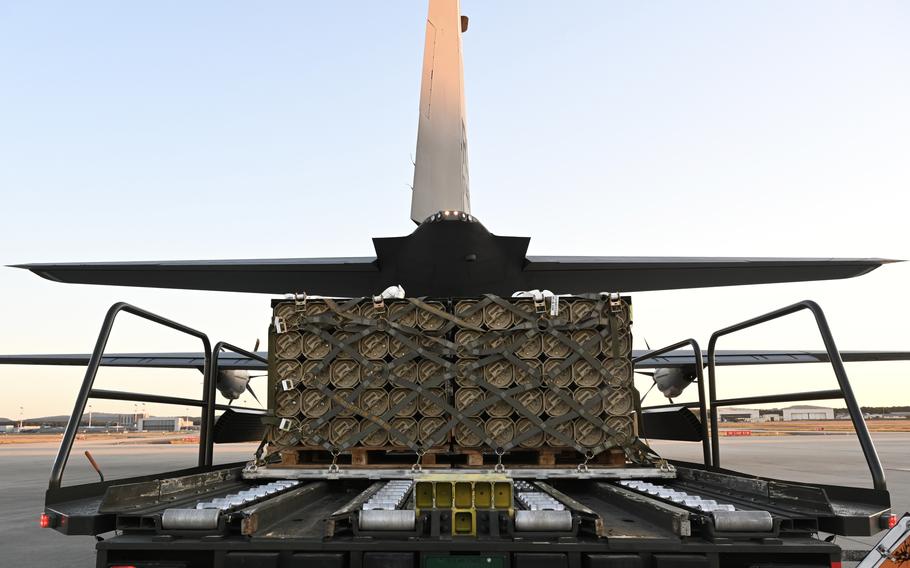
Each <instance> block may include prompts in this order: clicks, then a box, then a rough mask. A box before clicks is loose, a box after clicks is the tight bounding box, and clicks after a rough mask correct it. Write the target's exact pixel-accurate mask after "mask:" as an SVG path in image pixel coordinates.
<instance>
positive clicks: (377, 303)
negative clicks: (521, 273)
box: [373, 294, 385, 314]
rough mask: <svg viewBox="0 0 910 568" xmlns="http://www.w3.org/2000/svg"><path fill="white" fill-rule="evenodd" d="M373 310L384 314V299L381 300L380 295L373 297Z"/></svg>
mask: <svg viewBox="0 0 910 568" xmlns="http://www.w3.org/2000/svg"><path fill="white" fill-rule="evenodd" d="M373 309H374V310H376V311H377V312H379V313H381V314H384V313H385V299H383V297H382V295H381V294H380V295H379V296H373Z"/></svg>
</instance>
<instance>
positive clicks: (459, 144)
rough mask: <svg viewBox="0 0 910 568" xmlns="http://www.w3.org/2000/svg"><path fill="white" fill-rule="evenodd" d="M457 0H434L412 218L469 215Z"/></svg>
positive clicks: (425, 60) (422, 90)
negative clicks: (446, 213)
mask: <svg viewBox="0 0 910 568" xmlns="http://www.w3.org/2000/svg"><path fill="white" fill-rule="evenodd" d="M462 25H463V23H462V18H461V10H460V6H459V0H430V9H429V14H428V15H427V36H426V44H425V46H424V51H423V76H422V79H421V84H420V122H419V125H418V130H417V161H416V165H415V167H414V193H413V195H412V196H411V219H413V220H414V222H415V223H422V222H423V221H424V219H426V218H427V217H429V216H430V215H432V214H434V213H436V212H437V211H443V210H454V211H464V212H465V213H470V211H471V199H470V193H469V191H468V142H467V136H466V134H465V111H464V72H463V68H462V62H461V32H462Z"/></svg>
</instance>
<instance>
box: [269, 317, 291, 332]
mask: <svg viewBox="0 0 910 568" xmlns="http://www.w3.org/2000/svg"><path fill="white" fill-rule="evenodd" d="M272 321H273V323H274V324H275V333H284V332H286V331H287V330H288V324H287V322H286V321H284V318H283V317H281V316H275V318H274V319H273V320H272Z"/></svg>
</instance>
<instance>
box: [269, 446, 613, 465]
mask: <svg viewBox="0 0 910 568" xmlns="http://www.w3.org/2000/svg"><path fill="white" fill-rule="evenodd" d="M279 455H280V457H281V460H280V462H278V463H275V464H272V465H274V467H280V468H286V467H297V468H312V469H320V468H326V467H328V466H330V465H331V464H332V463H335V464H337V465H338V466H350V467H362V468H382V469H406V468H409V467H412V466H414V465H416V464H419V465H420V467H421V468H440V469H450V468H453V467H467V468H490V467H494V466H496V465H497V464H499V463H502V465H503V466H505V467H508V468H510V469H520V468H567V469H568V468H575V467H578V465H579V464H582V463H586V465H587V466H588V467H623V466H625V465H626V459H625V454H623V452H622V450H618V449H611V450H608V451H606V452H602V453H600V454H598V455H596V456H594V457H593V458H591V459H589V460H587V462H586V460H585V457H584V456H583V455H582V454H581V453H580V452H578V451H576V450H574V449H572V448H549V447H547V448H522V449H520V450H513V451H511V452H508V453H506V454H504V455H503V456H502V459H501V460H500V456H498V455H496V454H495V453H493V452H491V451H483V450H481V449H478V448H461V447H458V446H455V447H454V448H452V449H448V448H434V449H431V450H428V451H427V452H426V453H424V454H423V455H422V456H420V457H419V458H418V456H417V454H416V453H415V452H411V451H408V450H405V449H402V448H401V447H399V446H385V447H358V448H351V449H350V450H346V451H344V452H342V453H341V454H339V455H338V456H337V458H336V457H335V456H333V455H332V453H331V452H330V451H329V450H327V449H326V448H324V447H322V446H298V447H295V448H287V449H283V450H281V451H280V452H279Z"/></svg>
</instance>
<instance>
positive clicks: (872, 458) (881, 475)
mask: <svg viewBox="0 0 910 568" xmlns="http://www.w3.org/2000/svg"><path fill="white" fill-rule="evenodd" d="M803 310H809V311H810V312H812V315H813V316H814V317H815V324H816V326H817V327H818V331H819V333H820V334H821V337H822V341H823V342H824V344H825V351H827V353H828V360H829V361H830V362H831V367H832V368H833V369H834V376H835V377H836V378H837V384H838V386H839V387H840V389H839V390H822V391H812V392H802V393H793V394H789V395H772V396H753V397H742V398H730V399H721V400H718V399H717V389H716V384H715V383H716V379H717V372H716V362H715V360H714V355H715V350H716V347H717V340H718V339H719V338H721V337H723V336H726V335H730V334H732V333H735V332H737V331H741V330H744V329H747V328H750V327H755V326H757V325H760V324H763V323H767V322H769V321H772V320H776V319H778V318H782V317H784V316H788V315H790V314H793V313H796V312H799V311H803ZM708 392H709V396H710V401H711V450H712V454H711V458H712V460H711V463H712V465H713V467H714V468H719V467H720V434H719V432H718V416H717V409H718V407H720V406H733V405H737V404H744V403H748V404H762V403H775V402H790V401H797V400H826V399H830V398H843V399H844V401H845V402H846V403H847V409H848V411H849V412H850V419H851V420H852V422H853V428H854V430H855V431H856V437H857V438H858V439H859V443H860V446H861V447H862V450H863V455H864V456H865V458H866V463H867V464H868V466H869V472H870V474H871V475H872V484H873V487H875V489H879V490H882V491H885V490H887V483H886V481H885V472H884V470H883V468H882V463H881V461H880V460H879V458H878V453H877V452H876V450H875V444H873V443H872V437H871V436H870V435H869V429H868V427H867V426H866V421H865V419H864V418H863V413H862V410H861V409H860V406H859V403H858V402H857V401H856V396H855V395H854V394H853V388H852V387H851V386H850V380H849V379H848V378H847V371H846V369H845V368H844V362H843V361H842V360H841V357H840V352H839V351H838V350H837V345H836V344H835V343H834V336H833V335H832V334H831V328H830V327H829V326H828V320H827V318H825V313H824V312H823V311H822V309H821V307H820V306H819V305H818V304H817V303H815V302H813V301H812V300H803V301H802V302H797V303H795V304H792V305H790V306H786V307H784V308H780V309H779V310H774V311H773V312H768V313H766V314H764V315H761V316H758V317H755V318H752V319H749V320H746V321H743V322H740V323H737V324H734V325H731V326H729V327H725V328H723V329H720V330H717V331H715V332H714V333H713V334H711V339H710V341H708Z"/></svg>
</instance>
